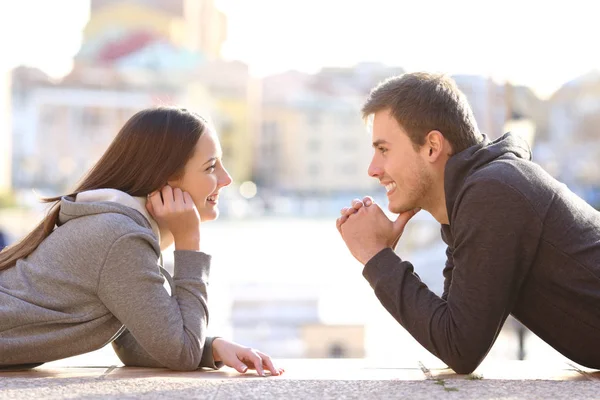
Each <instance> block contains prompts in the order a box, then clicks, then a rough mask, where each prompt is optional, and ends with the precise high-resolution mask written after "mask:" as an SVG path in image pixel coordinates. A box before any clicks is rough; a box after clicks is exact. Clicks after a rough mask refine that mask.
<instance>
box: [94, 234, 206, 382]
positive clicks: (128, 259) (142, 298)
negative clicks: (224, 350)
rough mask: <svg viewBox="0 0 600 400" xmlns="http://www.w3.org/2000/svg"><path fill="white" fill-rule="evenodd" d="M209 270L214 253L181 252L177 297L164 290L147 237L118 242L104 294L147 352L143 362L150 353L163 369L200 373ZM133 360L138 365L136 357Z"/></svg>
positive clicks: (104, 277) (102, 283)
mask: <svg viewBox="0 0 600 400" xmlns="http://www.w3.org/2000/svg"><path fill="white" fill-rule="evenodd" d="M209 270H210V256H209V255H207V254H204V253H201V252H194V251H175V273H174V275H173V281H174V283H175V292H174V293H173V296H171V295H169V293H168V292H167V291H166V290H165V288H164V287H163V283H164V278H163V277H162V276H161V275H160V273H159V267H158V265H157V255H156V251H155V249H154V248H153V246H152V244H151V243H150V242H149V240H148V238H146V237H145V235H144V234H136V233H131V234H127V235H124V236H122V237H120V238H119V239H117V240H116V241H115V242H114V243H113V245H112V247H111V249H110V251H109V254H108V256H107V258H106V260H105V263H104V265H103V268H102V270H101V273H100V277H99V282H98V296H99V298H100V300H101V301H102V302H103V303H104V304H105V306H106V307H107V308H108V310H109V311H110V312H111V313H112V314H113V315H114V316H115V317H116V318H117V319H119V321H121V323H122V324H123V325H124V326H125V327H126V328H127V330H128V331H129V334H130V335H131V336H132V337H133V338H135V341H136V344H139V346H140V347H141V348H142V349H143V350H144V357H141V358H140V360H142V359H146V360H147V359H148V357H145V356H146V355H147V356H149V358H150V359H152V360H154V361H156V363H157V364H158V365H160V366H164V367H167V368H170V369H174V370H194V369H197V368H198V367H199V366H200V363H201V359H202V356H203V352H204V350H205V349H204V347H205V340H206V327H207V323H208V308H207V293H206V289H207V285H208V275H209ZM123 340H125V339H123ZM130 344H131V343H130ZM132 351H135V349H132ZM128 362H132V363H136V361H135V357H134V360H128ZM140 362H143V361H140Z"/></svg>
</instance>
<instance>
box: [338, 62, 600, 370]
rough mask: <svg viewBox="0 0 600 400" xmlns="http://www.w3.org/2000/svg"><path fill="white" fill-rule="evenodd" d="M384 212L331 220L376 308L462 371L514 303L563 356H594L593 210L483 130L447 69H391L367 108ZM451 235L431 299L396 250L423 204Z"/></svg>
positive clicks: (517, 142)
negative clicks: (442, 72) (440, 283)
mask: <svg viewBox="0 0 600 400" xmlns="http://www.w3.org/2000/svg"><path fill="white" fill-rule="evenodd" d="M362 111H363V116H364V117H367V118H368V119H369V120H370V121H371V122H372V135H373V147H374V149H375V154H374V155H373V159H372V161H371V164H370V166H369V175H370V176H372V177H374V178H376V179H378V180H379V181H380V182H381V184H382V185H384V186H385V188H386V191H387V197H388V200H389V210H390V211H392V212H394V213H397V214H399V216H398V218H397V219H396V220H395V221H390V220H389V219H388V218H387V217H386V216H385V214H384V213H383V211H382V210H381V208H379V206H378V205H377V204H373V201H372V199H370V198H368V197H366V198H365V199H364V200H363V201H359V200H355V201H353V203H352V207H349V208H344V209H343V210H342V216H341V217H340V218H339V219H338V220H337V228H338V230H339V231H340V233H341V235H342V238H343V239H344V241H345V243H346V245H347V246H348V249H349V250H350V252H351V253H352V255H353V256H354V257H355V258H356V259H357V260H358V261H360V262H361V263H362V264H364V265H365V267H364V270H363V275H364V277H365V278H366V279H367V280H368V281H369V283H370V285H371V287H372V288H373V289H374V291H375V294H376V296H377V297H378V298H379V300H380V301H381V303H382V304H383V306H384V307H385V308H386V309H387V310H388V311H389V312H390V314H392V315H393V316H394V318H396V320H397V321H398V322H399V323H400V324H401V325H402V326H403V327H404V328H406V329H407V330H408V331H409V332H410V333H411V334H412V335H413V336H414V337H415V338H416V339H417V340H418V341H419V343H421V344H422V345H423V346H424V347H425V348H427V349H428V350H429V351H430V352H431V353H433V354H434V355H436V356H437V357H439V358H440V359H441V360H442V361H444V362H445V363H446V364H448V366H449V367H451V368H452V369H453V370H454V371H455V372H457V373H470V372H472V371H473V370H474V369H475V368H476V367H477V366H478V365H479V363H480V362H481V361H482V360H483V358H484V357H485V356H486V354H487V353H488V351H489V350H490V348H491V347H492V344H493V343H494V341H495V340H496V337H497V336H498V333H499V332H500V329H501V328H502V325H503V323H504V321H505V320H506V318H507V317H508V315H509V314H512V315H513V316H514V317H516V318H517V319H518V320H519V321H521V322H522V323H523V324H524V325H525V326H527V327H528V328H529V329H531V330H532V331H533V332H534V333H536V334H537V335H538V336H539V337H541V338H542V339H543V340H545V341H546V342H548V343H549V344H550V345H551V346H553V347H554V348H555V349H556V350H558V351H559V352H561V353H562V354H563V355H565V356H566V357H568V358H570V359H571V360H573V361H575V362H577V363H579V364H582V365H584V366H587V367H591V368H600V346H598V339H599V338H600V213H599V212H598V211H596V210H594V209H593V208H592V207H591V206H589V205H588V204H587V203H585V202H584V201H583V200H581V199H580V198H579V197H577V196H576V195H575V194H573V193H572V192H571V191H569V189H568V188H567V187H566V186H565V185H563V184H561V183H559V182H558V181H556V180H555V179H553V178H552V177H551V176H550V175H548V174H547V173H546V172H544V170H542V168H540V167H539V166H538V165H536V164H534V163H533V162H531V153H530V150H529V147H528V145H527V144H526V143H525V142H524V141H523V140H521V139H520V138H519V137H517V136H514V135H511V134H510V133H508V134H505V135H504V136H502V137H501V138H499V139H498V140H496V141H494V142H490V141H489V140H488V139H487V138H486V137H485V136H484V135H482V134H480V133H479V131H478V129H477V125H476V122H475V119H474V118H473V114H472V111H471V109H470V107H469V105H468V104H467V101H466V99H465V97H464V95H463V94H462V93H461V92H460V91H459V90H458V89H457V87H456V85H455V84H454V82H453V81H452V80H450V79H449V78H446V77H444V76H439V75H431V74H425V73H413V74H405V75H402V76H399V77H394V78H391V79H388V80H387V81H385V82H383V83H382V84H380V85H379V86H378V87H376V88H375V89H374V90H373V91H372V92H371V95H370V97H369V98H368V100H367V102H366V104H365V105H364V107H363V110H362ZM420 209H423V210H425V211H428V212H429V213H431V214H432V215H433V216H434V217H435V219H436V220H437V221H438V222H439V223H440V224H441V225H442V226H441V233H442V238H443V240H444V241H445V243H446V244H447V245H448V247H447V250H446V255H447V261H446V266H445V268H444V271H443V274H444V277H445V284H444V294H443V295H442V297H441V298H440V297H438V296H437V295H435V294H434V293H433V292H431V291H430V290H429V289H428V288H427V286H426V285H425V284H424V283H423V282H421V280H420V279H419V277H418V276H417V275H415V274H414V273H413V266H412V265H411V264H410V262H408V261H405V260H403V259H401V258H400V257H399V256H397V255H396V253H395V252H394V248H395V246H396V243H397V241H398V240H399V239H400V236H401V235H402V231H403V229H404V226H405V225H406V223H407V222H408V221H409V220H410V218H411V217H412V216H413V215H415V213H416V212H418V210H420Z"/></svg>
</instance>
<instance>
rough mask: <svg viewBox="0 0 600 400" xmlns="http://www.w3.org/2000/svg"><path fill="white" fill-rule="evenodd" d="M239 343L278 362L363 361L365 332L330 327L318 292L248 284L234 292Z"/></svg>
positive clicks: (235, 330)
mask: <svg viewBox="0 0 600 400" xmlns="http://www.w3.org/2000/svg"><path fill="white" fill-rule="evenodd" d="M232 293H233V294H232V297H233V298H232V302H231V314H230V318H231V329H232V333H233V339H234V340H235V341H236V342H238V343H244V345H246V346H249V347H253V348H258V349H263V350H264V351H265V352H268V353H269V354H270V355H271V356H273V357H278V358H297V357H302V358H305V357H310V358H362V357H364V356H365V327H364V325H360V324H355V325H354V324H353V325H344V324H335V325H334V324H329V323H327V322H326V321H323V320H322V318H321V316H320V314H319V307H320V303H321V302H322V301H323V298H322V296H321V295H320V294H319V292H318V290H317V289H316V288H314V287H310V286H305V285H299V284H294V283H292V282H281V283H278V284H277V286H273V285H268V284H250V283H247V284H242V285H237V286H236V287H235V290H233V291H232Z"/></svg>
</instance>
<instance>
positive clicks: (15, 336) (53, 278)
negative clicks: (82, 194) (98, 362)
mask: <svg viewBox="0 0 600 400" xmlns="http://www.w3.org/2000/svg"><path fill="white" fill-rule="evenodd" d="M120 193H122V192H120ZM123 194H124V193H123ZM125 196H126V197H127V195H125ZM129 199H133V198H131V197H129ZM74 200H75V199H73V198H67V197H65V198H63V200H62V202H61V211H60V217H59V223H58V227H57V228H56V229H55V230H54V231H53V232H52V234H50V236H48V238H46V239H45V240H44V241H43V242H42V243H41V244H40V246H38V248H37V249H36V250H35V251H34V252H33V253H31V255H29V256H28V257H26V258H24V259H22V260H19V261H18V262H17V264H16V265H15V266H14V267H11V268H8V269H6V270H3V271H0V367H1V366H8V365H20V364H31V363H43V362H48V361H52V360H57V359H61V358H66V357H70V356H74V355H78V354H82V353H87V352H90V351H93V350H97V349H99V348H101V347H103V346H104V345H106V344H108V343H110V342H112V341H115V342H114V343H113V347H114V348H115V351H116V353H117V355H118V356H119V358H120V359H121V360H122V361H123V363H124V364H125V365H133V366H152V367H160V366H162V367H168V368H171V369H175V370H193V369H197V368H198V367H212V368H218V366H217V365H215V363H214V361H213V358H212V346H211V344H212V340H211V339H210V338H209V339H207V338H206V337H205V333H206V327H207V324H208V308H207V294H206V289H207V285H208V275H209V270H210V260H211V258H210V256H209V255H207V254H205V253H202V252H195V251H175V253H174V261H175V267H174V268H175V269H174V274H173V284H174V288H173V289H172V295H171V294H169V293H168V291H167V290H166V288H165V287H164V282H165V281H164V279H165V277H164V276H163V275H162V274H161V268H160V265H159V262H160V254H161V253H160V245H159V237H158V236H159V234H158V233H157V232H155V231H156V229H155V231H153V229H152V228H153V226H152V225H155V223H154V221H149V219H148V217H146V216H144V215H142V214H143V211H142V210H139V208H138V210H139V211H138V210H136V208H132V207H129V206H126V205H123V204H120V203H117V202H112V201H98V202H87V203H86V202H79V201H78V202H75V201H74ZM151 222H152V224H151ZM163 271H164V270H163ZM163 274H166V272H163ZM168 278H170V277H168ZM115 339H116V340H115Z"/></svg>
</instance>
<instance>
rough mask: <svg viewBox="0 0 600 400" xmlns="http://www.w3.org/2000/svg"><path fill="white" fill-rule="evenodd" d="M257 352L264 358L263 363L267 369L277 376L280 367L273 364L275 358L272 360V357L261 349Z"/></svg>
mask: <svg viewBox="0 0 600 400" xmlns="http://www.w3.org/2000/svg"><path fill="white" fill-rule="evenodd" d="M256 353H257V354H258V355H259V356H260V358H262V362H263V365H264V366H265V367H267V369H268V370H269V371H271V375H275V376H277V375H279V369H278V368H275V366H274V365H273V360H271V357H269V356H268V355H266V354H265V353H261V352H260V351H257V352H256Z"/></svg>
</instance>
